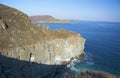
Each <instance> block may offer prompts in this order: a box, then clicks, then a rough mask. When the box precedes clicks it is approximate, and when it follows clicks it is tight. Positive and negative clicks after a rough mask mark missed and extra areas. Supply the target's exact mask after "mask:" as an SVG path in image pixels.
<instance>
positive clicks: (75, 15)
mask: <svg viewBox="0 0 120 78" xmlns="http://www.w3.org/2000/svg"><path fill="white" fill-rule="evenodd" d="M0 3H2V4H5V5H9V6H11V7H14V8H17V9H19V10H21V11H23V12H24V13H26V14H28V15H29V16H31V15H52V16H54V17H56V18H60V19H80V20H94V21H96V20H97V21H119V22H120V0H0Z"/></svg>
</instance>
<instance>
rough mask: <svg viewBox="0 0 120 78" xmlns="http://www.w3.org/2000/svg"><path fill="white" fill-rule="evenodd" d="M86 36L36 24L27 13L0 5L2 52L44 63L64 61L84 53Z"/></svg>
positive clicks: (0, 44)
mask: <svg viewBox="0 0 120 78" xmlns="http://www.w3.org/2000/svg"><path fill="white" fill-rule="evenodd" d="M84 43H85V39H84V38H83V37H81V36H80V35H79V34H76V33H74V32H70V31H66V30H54V31H53V30H51V29H49V27H47V26H42V25H33V24H32V23H31V21H30V20H29V18H28V16H27V15H26V14H24V13H22V12H20V11H18V10H16V9H14V8H11V7H8V6H5V5H2V4H0V54H1V55H4V56H7V57H11V58H16V59H19V60H25V61H30V62H37V63H42V64H62V62H63V61H70V59H71V58H73V57H76V56H79V55H81V54H83V50H84Z"/></svg>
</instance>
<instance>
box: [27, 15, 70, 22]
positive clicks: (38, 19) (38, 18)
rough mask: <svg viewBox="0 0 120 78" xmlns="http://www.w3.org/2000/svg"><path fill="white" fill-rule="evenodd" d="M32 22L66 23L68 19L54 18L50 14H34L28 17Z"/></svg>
mask: <svg viewBox="0 0 120 78" xmlns="http://www.w3.org/2000/svg"><path fill="white" fill-rule="evenodd" d="M29 18H30V20H31V21H32V22H40V23H68V22H69V21H68V20H60V19H56V18H54V17H52V16H50V15H36V16H30V17H29Z"/></svg>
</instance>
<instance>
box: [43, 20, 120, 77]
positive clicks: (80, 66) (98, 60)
mask: <svg viewBox="0 0 120 78" xmlns="http://www.w3.org/2000/svg"><path fill="white" fill-rule="evenodd" d="M45 25H48V26H50V28H51V29H53V30H54V29H65V30H70V31H74V32H76V33H80V34H81V35H82V37H84V38H85V39H86V43H85V50H84V51H85V54H86V56H85V58H84V61H83V62H80V63H77V64H76V65H75V67H74V68H75V69H76V70H77V71H79V72H80V71H82V70H89V71H92V70H95V71H103V72H108V73H111V74H116V75H120V23H119V22H95V21H81V22H72V23H67V24H54V23H47V24H45Z"/></svg>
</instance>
